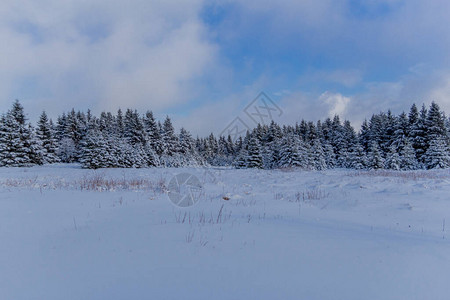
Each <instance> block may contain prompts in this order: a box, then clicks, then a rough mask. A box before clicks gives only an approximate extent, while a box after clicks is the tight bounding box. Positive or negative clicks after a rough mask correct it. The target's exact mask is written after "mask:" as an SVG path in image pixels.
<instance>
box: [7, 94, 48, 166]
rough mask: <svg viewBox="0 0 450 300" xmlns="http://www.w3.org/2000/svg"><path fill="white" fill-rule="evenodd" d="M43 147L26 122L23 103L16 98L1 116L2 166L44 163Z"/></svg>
mask: <svg viewBox="0 0 450 300" xmlns="http://www.w3.org/2000/svg"><path fill="white" fill-rule="evenodd" d="M42 163H43V161H42V147H41V146H40V144H39V141H38V140H37V139H36V138H35V137H34V135H33V128H32V127H31V125H30V124H27V123H26V118H25V114H24V110H23V107H22V105H21V104H20V103H19V101H18V100H16V101H15V102H14V104H13V107H12V109H11V110H9V111H8V112H7V114H6V115H4V116H3V117H2V118H1V125H0V166H13V167H22V166H32V165H36V164H42Z"/></svg>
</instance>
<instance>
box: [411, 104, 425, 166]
mask: <svg viewBox="0 0 450 300" xmlns="http://www.w3.org/2000/svg"><path fill="white" fill-rule="evenodd" d="M410 115H411V113H410ZM426 119H427V109H426V108H425V105H422V109H421V110H420V113H419V114H418V115H417V120H416V121H415V123H413V124H411V123H410V126H411V127H410V134H409V137H410V138H411V141H412V144H413V147H414V150H415V152H416V158H417V161H418V162H419V163H421V164H423V163H424V161H425V157H424V155H425V152H426V150H427V148H428V145H427V127H426Z"/></svg>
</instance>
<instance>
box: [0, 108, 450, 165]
mask: <svg viewBox="0 0 450 300" xmlns="http://www.w3.org/2000/svg"><path fill="white" fill-rule="evenodd" d="M449 145H450V120H449V119H447V118H446V117H445V114H444V112H443V111H441V110H440V108H439V106H438V105H437V104H436V103H434V102H433V103H432V104H431V105H430V107H429V108H427V107H425V105H423V106H422V108H421V110H420V111H419V110H418V108H417V107H416V105H415V104H414V105H412V107H411V109H410V111H409V113H408V114H406V113H402V114H400V115H398V116H396V115H393V114H392V113H391V112H390V111H388V112H381V113H378V114H374V115H372V117H371V118H370V120H366V121H364V123H363V124H362V126H361V129H360V130H359V132H356V131H355V129H354V128H353V127H352V125H351V124H350V122H349V121H347V120H345V121H343V122H341V120H340V118H339V116H335V117H334V118H333V119H330V118H327V119H326V120H324V121H318V122H316V123H313V122H307V121H304V120H302V121H301V122H300V123H297V124H295V125H294V126H280V125H278V124H276V123H275V122H271V124H270V125H258V126H257V127H256V128H255V129H253V130H251V131H248V132H247V133H246V135H245V136H244V137H239V138H238V139H237V140H236V141H233V140H232V138H231V136H227V137H224V136H219V137H216V136H214V135H213V134H210V135H209V136H208V137H206V138H199V137H197V138H193V137H192V135H191V134H190V133H189V132H188V131H187V130H185V129H184V128H182V129H181V130H180V131H179V132H175V130H174V127H173V125H172V122H171V119H170V118H169V117H166V119H165V120H164V122H162V123H161V122H160V121H157V120H155V118H154V116H153V114H152V112H151V111H148V112H147V113H145V114H144V115H140V114H139V113H138V112H137V111H136V110H131V109H127V110H126V111H125V113H123V112H122V111H121V110H119V111H118V112H117V113H116V114H112V113H109V112H102V113H101V114H100V115H99V116H93V115H92V114H91V112H90V111H88V112H86V113H84V112H80V111H78V112H76V111H75V110H73V109H72V111H70V112H68V113H63V114H62V115H61V116H59V117H58V118H57V120H56V122H55V123H54V122H53V121H52V120H51V119H49V118H48V117H47V115H46V113H45V112H43V113H42V114H41V116H40V118H39V121H38V122H37V124H36V126H32V125H31V124H30V123H29V122H28V121H27V119H26V117H25V113H24V109H23V107H22V105H21V104H20V103H19V101H16V102H14V104H13V106H12V108H11V109H10V110H9V111H8V112H7V113H6V114H3V115H2V117H1V120H0V166H33V165H41V164H49V163H56V162H66V163H70V162H79V163H81V164H82V166H83V167H85V168H93V169H96V168H142V167H157V166H161V167H183V166H202V165H213V166H234V167H236V168H263V169H274V168H286V167H298V168H303V169H311V170H323V169H332V168H352V169H393V170H416V169H434V168H448V167H450V147H449Z"/></svg>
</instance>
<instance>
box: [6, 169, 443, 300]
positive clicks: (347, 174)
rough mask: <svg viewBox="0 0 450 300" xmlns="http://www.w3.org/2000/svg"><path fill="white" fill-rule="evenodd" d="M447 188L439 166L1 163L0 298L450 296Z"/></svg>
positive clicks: (403, 297)
mask: <svg viewBox="0 0 450 300" xmlns="http://www.w3.org/2000/svg"><path fill="white" fill-rule="evenodd" d="M182 172H187V173H191V174H194V175H195V176H197V177H198V179H199V180H200V182H201V183H202V185H203V191H202V192H201V194H200V197H199V199H200V200H199V202H198V203H197V204H196V205H195V206H192V207H188V208H178V207H176V206H174V205H173V204H172V203H171V202H170V201H169V198H168V195H167V186H168V183H169V181H170V179H171V178H172V176H174V175H176V174H179V173H182ZM449 183H450V172H449V171H448V170H441V171H423V172H410V173H400V172H386V171H381V172H357V171H350V170H335V171H324V172H318V171H315V172H305V171H297V170H285V171H281V170H273V171H264V170H248V169H247V170H233V169H208V170H206V169H126V170H123V169H110V170H96V171H92V170H83V169H81V168H80V167H79V166H77V165H55V166H46V167H34V168H20V169H19V168H1V169H0V299H27V300H28V299H321V300H323V299H384V300H386V299H449V298H450V285H449V284H448V282H449V270H450V243H449V242H450V234H449V233H450V184H449ZM224 197H225V198H229V200H224V199H223V198H224ZM446 220H447V223H448V226H446V225H445V221H446Z"/></svg>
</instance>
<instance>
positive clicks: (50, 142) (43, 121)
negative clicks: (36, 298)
mask: <svg viewBox="0 0 450 300" xmlns="http://www.w3.org/2000/svg"><path fill="white" fill-rule="evenodd" d="M36 138H37V139H38V140H39V141H40V144H41V145H42V156H43V163H49V164H51V163H56V162H59V161H60V160H59V157H58V155H57V154H56V151H57V148H58V144H57V141H56V138H55V134H54V131H53V128H52V126H51V123H50V121H49V119H48V117H47V114H46V113H45V111H43V112H42V114H41V116H40V118H39V121H38V123H37V127H36Z"/></svg>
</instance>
